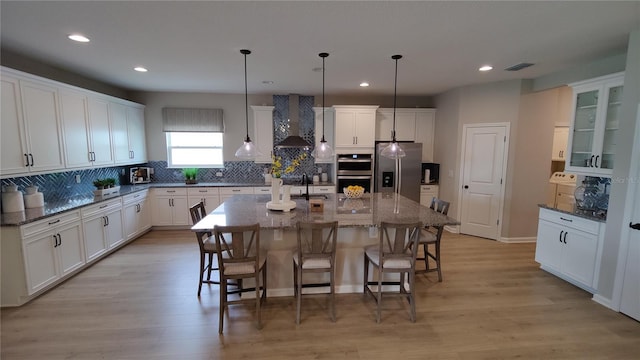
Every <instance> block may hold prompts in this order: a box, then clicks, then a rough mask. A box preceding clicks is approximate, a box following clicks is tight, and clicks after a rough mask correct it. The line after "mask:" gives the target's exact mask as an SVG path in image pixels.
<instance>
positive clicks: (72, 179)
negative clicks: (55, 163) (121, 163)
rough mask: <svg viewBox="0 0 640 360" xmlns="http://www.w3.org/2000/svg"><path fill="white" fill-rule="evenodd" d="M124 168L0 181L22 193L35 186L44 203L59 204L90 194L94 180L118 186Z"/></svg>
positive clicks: (74, 171)
mask: <svg viewBox="0 0 640 360" xmlns="http://www.w3.org/2000/svg"><path fill="white" fill-rule="evenodd" d="M126 169H127V168H125V167H110V168H99V169H89V170H73V171H66V172H60V173H53V174H44V175H32V176H21V177H15V178H8V179H2V185H3V186H4V185H9V184H16V185H18V189H19V190H20V191H22V192H24V190H25V188H26V187H28V186H32V185H35V186H37V187H38V191H40V192H42V193H43V194H44V201H45V202H52V203H53V202H59V201H61V200H68V199H73V198H74V197H76V196H85V195H87V194H92V193H93V190H95V187H94V186H93V181H94V180H96V179H104V178H114V179H116V182H117V183H118V184H120V183H122V181H123V179H122V176H123V175H122V174H123V173H126ZM76 175H80V183H79V184H77V183H76Z"/></svg>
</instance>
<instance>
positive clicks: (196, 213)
mask: <svg viewBox="0 0 640 360" xmlns="http://www.w3.org/2000/svg"><path fill="white" fill-rule="evenodd" d="M189 214H191V221H193V223H194V224H195V223H197V222H198V221H200V220H202V218H203V217H205V216H207V210H205V208H204V203H203V202H202V201H200V202H199V203H197V204H195V205H193V206H191V207H190V208H189Z"/></svg>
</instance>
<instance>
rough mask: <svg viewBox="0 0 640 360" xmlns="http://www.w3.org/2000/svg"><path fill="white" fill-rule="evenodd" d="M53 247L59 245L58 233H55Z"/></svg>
mask: <svg viewBox="0 0 640 360" xmlns="http://www.w3.org/2000/svg"><path fill="white" fill-rule="evenodd" d="M53 247H54V248H57V247H58V235H56V234H53Z"/></svg>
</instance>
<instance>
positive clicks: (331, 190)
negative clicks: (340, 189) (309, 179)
mask: <svg viewBox="0 0 640 360" xmlns="http://www.w3.org/2000/svg"><path fill="white" fill-rule="evenodd" d="M313 193H314V194H335V193H336V187H335V186H321V185H313Z"/></svg>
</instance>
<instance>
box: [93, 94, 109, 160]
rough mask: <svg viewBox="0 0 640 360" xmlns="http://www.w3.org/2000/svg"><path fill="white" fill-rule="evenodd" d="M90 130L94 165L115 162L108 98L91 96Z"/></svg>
mask: <svg viewBox="0 0 640 360" xmlns="http://www.w3.org/2000/svg"><path fill="white" fill-rule="evenodd" d="M89 132H90V138H91V151H93V165H95V166H106V165H111V164H113V155H112V152H111V134H110V132H109V103H108V102H107V101H106V100H101V99H95V98H89Z"/></svg>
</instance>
